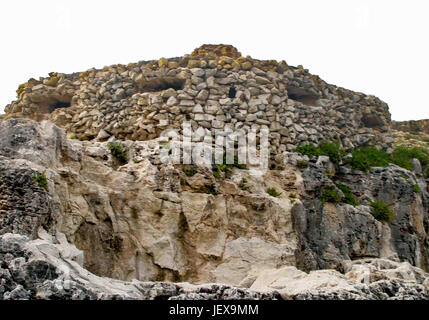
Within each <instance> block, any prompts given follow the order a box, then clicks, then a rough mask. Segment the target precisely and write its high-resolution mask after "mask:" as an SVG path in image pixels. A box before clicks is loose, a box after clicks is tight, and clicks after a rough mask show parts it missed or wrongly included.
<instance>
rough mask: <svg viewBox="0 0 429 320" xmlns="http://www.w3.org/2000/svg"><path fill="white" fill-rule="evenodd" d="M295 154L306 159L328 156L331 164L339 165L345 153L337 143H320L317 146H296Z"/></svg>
mask: <svg viewBox="0 0 429 320" xmlns="http://www.w3.org/2000/svg"><path fill="white" fill-rule="evenodd" d="M295 152H299V153H301V154H303V155H307V156H308V157H310V158H312V157H318V156H328V157H329V159H330V160H331V161H332V162H333V163H339V162H340V161H341V158H342V157H343V156H344V155H345V152H344V151H343V150H342V149H341V146H340V143H339V142H322V143H321V144H320V145H319V146H315V145H314V144H312V143H309V144H306V145H302V146H298V147H297V148H296V149H295Z"/></svg>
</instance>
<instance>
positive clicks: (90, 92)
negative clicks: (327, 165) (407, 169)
mask: <svg viewBox="0 0 429 320" xmlns="http://www.w3.org/2000/svg"><path fill="white" fill-rule="evenodd" d="M18 94H19V98H18V100H17V101H15V102H13V103H12V104H10V105H8V106H7V107H6V109H5V110H6V118H13V117H19V118H22V117H25V118H31V119H35V120H42V119H50V120H51V121H53V122H54V123H55V124H57V125H58V126H60V127H62V128H64V129H65V130H66V132H67V134H68V136H74V137H76V138H79V139H87V140H92V139H94V138H96V137H99V138H108V137H109V136H110V135H113V136H115V137H116V138H117V139H121V140H125V139H129V140H140V141H143V140H151V139H154V138H157V137H158V136H159V134H160V132H161V131H163V130H165V129H177V130H179V131H180V132H181V130H182V123H183V121H185V120H187V121H190V122H191V125H192V128H193V130H196V129H197V128H198V127H201V128H204V129H206V130H208V131H210V132H212V133H214V131H215V130H216V129H219V128H224V127H228V128H231V129H232V130H238V129H241V130H243V131H244V132H247V131H249V130H250V129H255V130H259V129H262V128H269V129H270V132H271V134H270V151H271V154H272V155H276V154H281V153H282V152H284V151H293V150H294V147H295V146H296V145H298V144H300V143H302V142H308V141H312V142H314V143H318V142H320V141H322V140H329V141H333V140H340V141H341V142H342V144H343V145H344V147H345V148H347V149H350V148H353V147H357V146H360V145H382V146H386V147H388V146H390V145H391V143H392V141H393V140H392V139H391V138H390V137H389V131H390V114H389V112H388V107H387V105H386V104H385V103H384V102H382V101H380V100H379V99H377V98H375V97H373V96H366V95H363V94H361V93H356V92H352V91H349V90H345V89H342V88H338V87H336V86H333V85H330V84H327V83H326V82H324V81H323V80H321V79H320V78H319V77H318V76H315V75H311V74H310V73H309V72H308V71H307V70H305V69H303V68H302V67H298V68H295V67H289V66H288V65H287V64H286V63H285V62H284V61H282V62H276V61H273V60H268V61H259V60H254V59H251V58H250V57H248V58H244V57H242V56H241V54H240V53H239V52H238V51H237V49H235V48H234V47H232V46H226V45H219V46H215V45H205V46H202V47H200V48H198V49H195V51H194V52H193V54H192V55H191V56H189V55H187V56H184V57H181V58H172V59H165V58H161V59H160V60H159V61H146V62H138V63H134V64H129V65H127V66H123V65H117V66H111V67H105V68H104V69H102V70H95V69H91V70H88V71H87V72H82V73H75V74H70V75H66V74H57V73H51V74H50V77H49V78H41V79H40V81H36V80H34V79H32V80H30V81H29V82H28V83H26V84H24V85H22V86H21V87H20V89H19V90H18Z"/></svg>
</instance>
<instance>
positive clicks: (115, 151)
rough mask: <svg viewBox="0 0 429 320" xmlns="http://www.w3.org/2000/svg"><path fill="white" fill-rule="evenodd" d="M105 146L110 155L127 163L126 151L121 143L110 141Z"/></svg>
mask: <svg viewBox="0 0 429 320" xmlns="http://www.w3.org/2000/svg"><path fill="white" fill-rule="evenodd" d="M107 147H108V148H109V150H110V153H111V154H112V156H114V157H115V158H116V159H118V160H119V162H120V163H122V164H124V163H127V152H126V151H125V149H124V147H123V146H122V145H121V144H119V143H113V142H110V143H109V144H108V145H107Z"/></svg>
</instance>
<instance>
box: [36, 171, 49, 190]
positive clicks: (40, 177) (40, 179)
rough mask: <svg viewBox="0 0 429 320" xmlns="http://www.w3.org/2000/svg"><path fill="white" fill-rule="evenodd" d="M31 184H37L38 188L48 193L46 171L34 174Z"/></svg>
mask: <svg viewBox="0 0 429 320" xmlns="http://www.w3.org/2000/svg"><path fill="white" fill-rule="evenodd" d="M32 182H33V183H37V184H38V185H39V186H40V187H42V188H43V189H45V190H46V191H48V179H46V171H43V172H38V173H36V176H35V177H34V179H33V181H32Z"/></svg>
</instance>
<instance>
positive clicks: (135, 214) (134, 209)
mask: <svg viewBox="0 0 429 320" xmlns="http://www.w3.org/2000/svg"><path fill="white" fill-rule="evenodd" d="M139 213H140V210H139V209H138V208H137V207H134V206H132V207H131V218H133V219H135V220H136V219H138V217H139Z"/></svg>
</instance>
